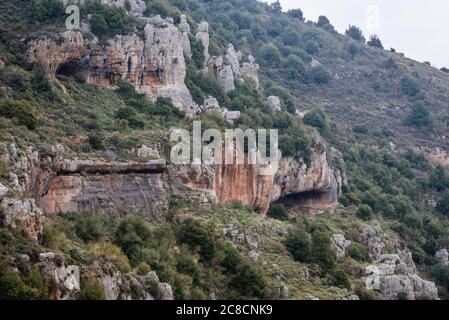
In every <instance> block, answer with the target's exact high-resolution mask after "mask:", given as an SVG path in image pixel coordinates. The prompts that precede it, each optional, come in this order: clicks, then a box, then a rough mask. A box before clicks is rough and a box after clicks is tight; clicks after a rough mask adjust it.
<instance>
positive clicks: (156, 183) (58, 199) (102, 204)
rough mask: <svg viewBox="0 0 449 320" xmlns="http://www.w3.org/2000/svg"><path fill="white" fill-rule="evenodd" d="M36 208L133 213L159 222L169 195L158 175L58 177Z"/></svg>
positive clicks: (165, 209) (164, 214)
mask: <svg viewBox="0 0 449 320" xmlns="http://www.w3.org/2000/svg"><path fill="white" fill-rule="evenodd" d="M39 205H40V206H41V207H42V208H43V210H44V211H45V213H47V214H58V213H66V212H84V211H92V212H102V213H111V214H113V213H131V212H132V213H137V214H142V215H143V216H145V217H146V218H148V219H149V220H151V221H152V222H156V223H162V222H165V218H166V211H167V210H168V192H167V190H166V185H165V182H164V181H163V179H162V178H161V175H160V174H130V175H123V174H106V175H87V176H81V175H68V176H57V177H55V178H54V179H52V180H51V181H50V185H49V188H48V192H47V193H46V194H45V196H43V197H42V198H41V199H40V201H39Z"/></svg>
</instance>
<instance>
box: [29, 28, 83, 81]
mask: <svg viewBox="0 0 449 320" xmlns="http://www.w3.org/2000/svg"><path fill="white" fill-rule="evenodd" d="M85 45H86V44H85V42H84V38H83V36H82V34H81V33H80V32H78V31H65V32H64V33H62V34H61V39H49V38H46V37H41V38H38V39H34V40H32V41H30V43H28V59H29V61H30V62H31V63H35V64H39V65H41V66H44V67H45V68H48V71H50V72H51V73H53V75H54V74H56V72H58V70H59V68H60V67H61V66H62V65H63V64H66V63H69V62H71V61H72V60H81V59H82V58H84V57H85V55H86V46H85Z"/></svg>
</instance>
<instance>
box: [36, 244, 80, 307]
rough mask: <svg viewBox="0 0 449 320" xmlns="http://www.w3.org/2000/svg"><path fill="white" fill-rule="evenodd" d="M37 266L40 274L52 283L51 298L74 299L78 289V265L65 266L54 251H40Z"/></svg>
mask: <svg viewBox="0 0 449 320" xmlns="http://www.w3.org/2000/svg"><path fill="white" fill-rule="evenodd" d="M37 268H38V269H39V271H40V272H41V274H42V275H43V276H44V277H45V278H46V279H48V280H49V281H51V282H52V283H54V287H53V292H52V295H53V298H54V299H57V300H65V299H74V298H76V295H77V293H78V292H79V291H80V269H79V267H78V266H74V265H71V266H67V267H66V266H65V265H64V261H63V260H62V258H61V257H60V256H59V255H57V254H55V253H54V252H46V253H41V254H40V255H39V262H38V263H37Z"/></svg>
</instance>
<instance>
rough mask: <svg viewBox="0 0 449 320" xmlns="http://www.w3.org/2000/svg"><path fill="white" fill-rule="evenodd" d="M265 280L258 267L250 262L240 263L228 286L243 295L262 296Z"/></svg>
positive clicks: (263, 294)
mask: <svg viewBox="0 0 449 320" xmlns="http://www.w3.org/2000/svg"><path fill="white" fill-rule="evenodd" d="M266 286H267V284H266V281H265V279H264V277H263V275H262V273H261V271H260V270H259V269H257V268H256V267H254V266H253V265H252V264H241V265H239V266H238V267H237V271H236V274H235V276H234V277H233V278H232V279H231V281H230V283H229V287H230V288H232V289H234V290H236V291H238V292H239V293H240V294H241V295H242V296H243V297H255V298H264V297H265V295H266V293H265V287H266Z"/></svg>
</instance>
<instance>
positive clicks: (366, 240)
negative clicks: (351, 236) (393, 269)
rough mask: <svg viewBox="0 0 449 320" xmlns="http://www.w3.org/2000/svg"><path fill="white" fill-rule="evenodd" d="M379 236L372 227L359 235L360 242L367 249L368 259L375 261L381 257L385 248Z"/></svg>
mask: <svg viewBox="0 0 449 320" xmlns="http://www.w3.org/2000/svg"><path fill="white" fill-rule="evenodd" d="M380 234H381V233H380V232H378V231H377V230H375V229H374V228H372V227H366V228H364V229H363V230H362V232H361V233H360V240H361V242H362V243H363V244H364V245H365V247H366V248H367V250H368V253H369V255H370V257H371V258H372V259H373V260H376V261H377V260H379V258H380V257H381V255H382V253H383V250H384V247H385V244H384V242H383V240H382V237H381V236H380Z"/></svg>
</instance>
